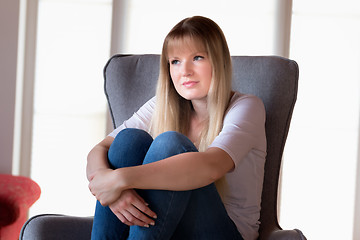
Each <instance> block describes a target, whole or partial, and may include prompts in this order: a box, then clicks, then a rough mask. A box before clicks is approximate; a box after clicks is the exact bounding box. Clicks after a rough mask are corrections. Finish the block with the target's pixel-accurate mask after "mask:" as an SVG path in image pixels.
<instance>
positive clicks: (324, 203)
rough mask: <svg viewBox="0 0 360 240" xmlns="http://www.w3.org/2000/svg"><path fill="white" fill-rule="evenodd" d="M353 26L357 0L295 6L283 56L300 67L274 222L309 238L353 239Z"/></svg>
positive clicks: (356, 39)
mask: <svg viewBox="0 0 360 240" xmlns="http://www.w3.org/2000/svg"><path fill="white" fill-rule="evenodd" d="M359 26H360V3H359V1H351V0H346V1H310V0H301V1H300V0H295V1H294V5H293V21H292V35H291V50H290V52H291V56H290V57H291V58H292V59H295V60H296V61H297V62H298V63H299V67H300V79H299V94H298V100H297V103H296V105H295V110H294V115H293V120H292V125H291V128H290V132H289V137H288V141H287V145H286V148H285V153H284V165H283V181H282V191H281V196H282V198H281V216H280V220H281V226H282V227H283V228H288V229H293V228H295V227H296V228H299V229H301V230H302V231H303V232H304V234H305V235H306V236H307V237H308V238H309V239H353V236H352V232H353V219H354V204H355V203H354V196H355V184H356V162H357V157H358V156H357V154H358V153H357V152H358V149H357V148H358V134H359V80H360V68H359V66H360V28H359ZM324 229H331V230H330V231H323V230H324ZM354 239H355V238H354Z"/></svg>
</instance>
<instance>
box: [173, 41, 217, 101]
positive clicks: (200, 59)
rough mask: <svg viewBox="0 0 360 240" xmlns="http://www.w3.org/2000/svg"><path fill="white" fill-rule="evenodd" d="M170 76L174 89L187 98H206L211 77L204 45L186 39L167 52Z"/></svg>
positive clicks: (210, 68) (210, 67) (209, 64)
mask: <svg viewBox="0 0 360 240" xmlns="http://www.w3.org/2000/svg"><path fill="white" fill-rule="evenodd" d="M168 58H169V64H170V76H171V79H172V81H173V84H174V86H175V89H176V91H177V92H178V93H179V94H180V95H181V96H182V97H183V98H185V99H187V100H192V101H194V100H206V97H207V94H208V92H209V89H210V84H211V78H212V66H211V62H210V59H209V57H208V53H207V51H206V50H205V48H204V47H201V46H199V44H195V42H194V41H191V40H190V41H186V44H185V43H184V41H183V43H182V44H180V45H177V47H173V48H172V49H171V50H170V51H169V53H168Z"/></svg>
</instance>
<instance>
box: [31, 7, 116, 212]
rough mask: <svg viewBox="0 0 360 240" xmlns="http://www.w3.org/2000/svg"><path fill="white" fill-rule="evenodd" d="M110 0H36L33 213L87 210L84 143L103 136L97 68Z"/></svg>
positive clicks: (105, 47) (90, 204) (105, 49)
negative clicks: (35, 192) (36, 195)
mask: <svg viewBox="0 0 360 240" xmlns="http://www.w3.org/2000/svg"><path fill="white" fill-rule="evenodd" d="M111 4H112V2H111V1H110V0H91V1H80V0H76V1H67V0H40V1H39V13H38V34H37V54H36V76H35V89H34V91H35V94H34V95H35V99H34V123H33V149H32V161H31V163H32V165H31V166H32V168H31V177H32V178H33V179H34V180H35V181H36V182H38V183H39V185H40V186H41V189H42V195H41V197H40V199H39V200H38V201H37V202H36V203H35V205H34V206H33V207H32V208H31V212H30V215H36V214H40V213H62V214H70V215H76V216H89V215H92V214H93V212H94V203H95V200H94V198H93V196H92V195H91V194H90V192H89V190H88V188H87V184H88V182H87V179H86V174H85V166H86V157H87V153H88V152H89V150H90V149H91V148H92V147H93V146H94V145H95V144H96V143H97V142H99V141H100V140H102V139H103V138H104V137H105V133H106V132H105V128H106V119H105V118H106V101H105V97H104V93H103V76H102V69H103V67H104V65H105V63H106V61H107V59H108V58H109V53H110V30H111V29H110V28H111V6H112V5H111Z"/></svg>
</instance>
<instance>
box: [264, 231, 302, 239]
mask: <svg viewBox="0 0 360 240" xmlns="http://www.w3.org/2000/svg"><path fill="white" fill-rule="evenodd" d="M268 239H269V240H306V237H305V236H304V235H303V233H302V232H301V231H300V230H298V229H294V230H276V231H273V232H272V233H271V234H270V235H269V238H268Z"/></svg>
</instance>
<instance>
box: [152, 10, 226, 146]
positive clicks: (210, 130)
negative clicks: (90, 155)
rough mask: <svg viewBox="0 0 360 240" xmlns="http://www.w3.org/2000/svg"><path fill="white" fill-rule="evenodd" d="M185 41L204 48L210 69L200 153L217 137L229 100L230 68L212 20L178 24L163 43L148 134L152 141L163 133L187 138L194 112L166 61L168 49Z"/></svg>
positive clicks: (220, 35) (197, 18) (206, 19)
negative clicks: (173, 79)
mask: <svg viewBox="0 0 360 240" xmlns="http://www.w3.org/2000/svg"><path fill="white" fill-rule="evenodd" d="M187 40H190V41H192V42H193V43H196V44H202V46H203V47H205V49H206V51H207V54H208V56H209V59H210V62H211V65H212V80H211V85H210V89H209V92H208V95H207V108H208V113H209V117H208V119H207V121H206V124H205V127H204V129H203V131H202V132H201V135H200V143H199V146H198V148H199V151H205V150H206V148H207V147H208V146H209V145H210V144H211V143H212V142H213V141H214V139H215V137H216V136H217V135H218V134H219V133H220V131H221V129H222V126H223V119H224V114H225V111H226V109H227V106H228V103H229V99H230V96H231V78H232V65H231V57H230V53H229V49H228V45H227V42H226V39H225V36H224V34H223V32H222V30H221V29H220V27H219V26H218V25H217V24H216V23H215V22H214V21H212V20H211V19H209V18H205V17H200V16H195V17H191V18H186V19H184V20H182V21H181V22H179V23H178V24H177V25H175V27H174V28H173V29H172V30H171V31H170V32H169V33H168V35H167V36H166V38H165V40H164V44H163V49H162V54H161V58H160V73H159V79H158V83H157V89H156V107H155V112H154V114H153V118H152V121H151V126H150V131H151V133H152V135H153V136H154V137H156V136H157V135H159V134H161V133H163V132H165V131H177V132H180V133H183V134H185V135H187V133H188V131H189V127H190V117H191V112H192V111H193V108H192V104H191V101H189V100H186V99H184V98H182V97H181V96H180V95H179V94H178V93H177V91H176V90H175V87H174V85H173V82H172V80H171V76H170V65H169V59H168V52H169V48H171V47H174V46H179V44H180V45H181V44H184V43H185V42H186V41H187Z"/></svg>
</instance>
